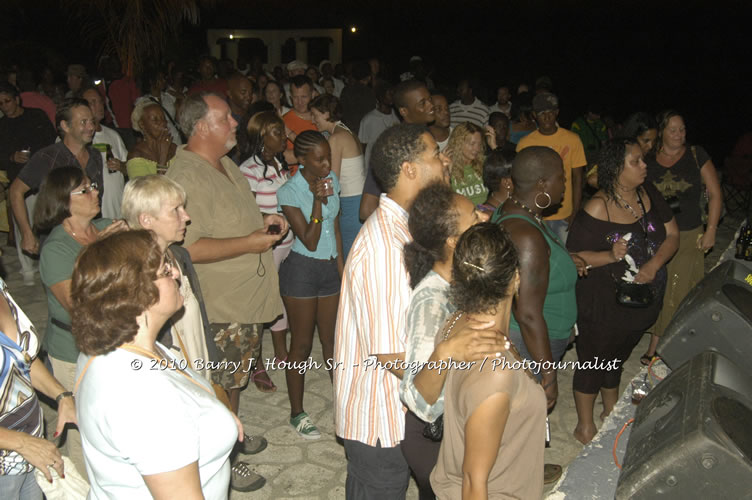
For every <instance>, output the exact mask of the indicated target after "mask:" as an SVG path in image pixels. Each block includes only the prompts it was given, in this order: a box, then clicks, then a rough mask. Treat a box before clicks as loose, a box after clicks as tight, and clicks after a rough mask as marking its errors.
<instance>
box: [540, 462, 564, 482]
mask: <svg viewBox="0 0 752 500" xmlns="http://www.w3.org/2000/svg"><path fill="white" fill-rule="evenodd" d="M560 477H561V465H558V464H545V465H544V466H543V484H551V483H554V482H556V481H557V480H558V479H559V478H560Z"/></svg>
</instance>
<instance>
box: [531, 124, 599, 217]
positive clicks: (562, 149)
mask: <svg viewBox="0 0 752 500" xmlns="http://www.w3.org/2000/svg"><path fill="white" fill-rule="evenodd" d="M530 146H547V147H549V148H551V149H553V150H554V151H556V152H557V153H559V156H561V160H562V162H563V163H564V174H565V175H566V177H567V179H566V192H565V193H564V199H562V200H561V207H560V208H559V210H558V211H557V212H556V213H555V214H552V215H549V216H548V217H546V220H562V219H566V218H567V217H569V216H570V215H572V169H574V168H582V167H584V166H585V165H587V160H586V159H585V148H583V147H582V141H581V140H580V137H579V136H578V135H577V134H575V133H574V132H570V131H569V130H566V129H563V128H561V127H559V128H558V130H556V132H555V133H553V134H552V135H543V134H541V133H540V132H539V131H538V130H535V131H533V132H530V133H529V134H528V135H526V136H525V137H523V138H522V139H520V142H519V143H518V144H517V151H518V152H519V151H522V150H523V149H525V148H527V147H530Z"/></svg>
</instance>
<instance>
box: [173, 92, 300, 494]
mask: <svg viewBox="0 0 752 500" xmlns="http://www.w3.org/2000/svg"><path fill="white" fill-rule="evenodd" d="M179 121H180V127H181V128H182V129H183V132H185V134H186V136H187V137H188V143H187V144H186V145H185V146H181V147H180V148H179V149H178V151H177V153H176V154H175V157H174V159H173V160H172V162H171V163H170V169H169V170H168V172H167V176H168V177H170V178H171V179H173V180H174V181H176V182H177V183H178V184H180V185H181V186H183V188H184V189H185V192H186V210H187V211H188V214H189V215H190V217H191V222H190V224H189V225H188V227H187V229H186V234H185V241H184V243H183V245H184V246H185V248H186V249H187V250H188V252H189V253H190V255H191V259H192V260H193V264H194V265H195V268H196V273H197V274H198V278H199V281H200V283H201V288H202V291H203V295H204V300H205V303H206V310H207V314H208V316H209V322H210V323H211V329H212V334H213V335H214V340H215V342H216V344H217V349H218V351H219V353H220V359H221V361H220V362H219V366H218V369H216V370H215V371H214V372H213V373H212V378H213V380H214V382H215V383H217V384H219V385H221V386H222V387H223V388H224V389H225V390H227V392H228V395H229V397H230V405H231V409H232V411H233V412H235V413H237V412H238V406H239V400H240V390H241V389H242V388H243V387H245V386H246V385H247V384H248V379H249V373H251V372H254V373H255V372H256V371H258V372H261V370H260V369H261V368H262V367H263V364H262V363H258V362H257V358H258V355H259V354H260V350H261V349H260V348H261V334H262V332H263V328H264V323H269V322H272V321H274V320H275V319H276V318H277V317H278V316H280V315H281V314H282V300H281V299H280V296H279V278H278V276H277V270H276V267H275V266H274V261H273V259H272V251H271V248H272V246H273V245H274V244H275V243H276V242H277V241H279V240H280V239H281V238H282V237H283V236H284V235H285V233H286V232H287V229H288V227H287V222H286V220H285V219H284V217H282V216H280V215H262V214H261V212H260V211H259V208H258V205H256V200H255V198H254V196H253V193H252V192H251V188H250V186H249V184H248V181H246V179H245V177H243V174H242V173H241V172H240V170H239V169H238V166H237V165H235V163H233V161H232V160H230V159H229V158H228V157H227V156H225V155H226V154H227V152H228V151H230V149H232V148H233V147H234V146H235V143H236V140H235V130H236V128H237V125H238V124H237V122H236V121H235V120H234V119H233V118H232V114H231V110H230V107H229V106H228V105H227V103H226V102H225V100H224V99H223V98H221V97H220V96H218V95H216V94H211V93H200V94H195V95H192V96H189V97H188V98H187V99H186V100H185V101H184V103H183V107H182V109H181V113H180V116H179ZM273 224H276V225H279V226H280V229H281V231H279V232H278V233H277V234H270V231H269V226H271V225H273ZM261 375H263V376H267V375H266V373H261ZM267 377H268V376H267ZM241 444H242V446H240V450H239V451H240V452H241V453H249V454H252V453H258V452H259V451H261V450H263V449H264V448H265V447H266V440H265V439H264V438H262V437H251V436H248V435H245V439H244V441H243V443H241ZM239 464H242V465H243V466H244V465H245V464H243V463H242V462H236V463H235V465H234V466H233V476H232V479H233V481H232V486H233V488H234V489H238V490H241V491H252V490H253V489H257V488H260V487H261V486H263V478H261V477H260V476H257V475H255V474H254V473H252V472H250V471H248V470H247V468H246V469H245V470H236V469H237V468H238V467H239ZM241 468H242V467H241ZM247 474H251V475H253V476H255V477H256V478H258V479H257V480H255V481H250V480H249V479H248V478H249V476H248V475H247ZM241 476H242V477H241ZM240 483H243V484H242V485H241V484H240ZM249 483H250V484H249Z"/></svg>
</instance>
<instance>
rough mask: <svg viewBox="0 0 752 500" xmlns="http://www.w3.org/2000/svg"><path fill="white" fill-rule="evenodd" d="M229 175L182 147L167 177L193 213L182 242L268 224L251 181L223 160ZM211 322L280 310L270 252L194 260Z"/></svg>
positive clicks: (261, 317) (270, 315)
mask: <svg viewBox="0 0 752 500" xmlns="http://www.w3.org/2000/svg"><path fill="white" fill-rule="evenodd" d="M220 161H221V164H222V166H223V167H224V169H225V172H227V176H228V177H229V179H228V177H226V176H224V175H222V174H221V173H220V172H219V171H217V170H216V169H215V168H214V167H212V166H211V165H210V164H209V163H208V162H207V161H206V160H204V159H203V158H202V157H200V156H199V155H197V154H195V153H192V152H190V151H186V150H185V147H184V146H180V147H179V148H178V151H177V153H176V154H175V157H174V158H173V160H172V162H170V169H169V170H168V171H167V174H166V175H167V177H169V178H170V179H172V180H174V181H175V182H177V183H178V184H180V185H181V186H183V189H185V193H186V205H185V208H186V211H187V212H188V215H190V217H191V221H190V222H189V223H188V227H187V229H186V233H185V241H184V242H183V246H184V247H186V248H188V247H189V246H191V245H192V244H193V243H195V242H196V241H198V240H199V239H201V238H217V239H222V238H235V237H239V236H246V235H248V234H250V233H252V232H253V231H256V230H258V229H261V228H262V227H264V219H263V216H262V214H261V211H260V210H259V208H258V205H257V204H256V199H255V198H254V196H253V193H252V192H251V188H250V186H249V185H248V181H247V180H246V179H245V177H243V174H242V173H241V172H240V169H239V168H238V166H237V165H235V163H234V162H233V161H232V160H230V159H229V158H228V157H226V156H224V157H222V159H221V160H220ZM194 266H195V268H196V273H197V274H198V279H199V282H200V283H201V290H202V291H203V293H204V302H205V303H206V311H207V314H208V315H209V321H210V322H212V323H236V322H237V323H268V322H271V321H273V320H274V319H275V318H277V316H279V315H280V314H282V299H281V298H280V296H279V277H278V276H277V268H276V267H275V266H274V260H273V258H272V251H271V250H268V251H266V252H264V253H262V254H243V255H240V256H238V257H234V258H232V259H227V260H223V261H220V262H213V263H210V264H194Z"/></svg>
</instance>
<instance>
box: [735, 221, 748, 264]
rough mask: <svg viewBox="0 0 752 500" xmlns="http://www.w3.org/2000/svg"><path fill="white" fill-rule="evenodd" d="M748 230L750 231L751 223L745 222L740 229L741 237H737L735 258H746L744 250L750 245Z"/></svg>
mask: <svg viewBox="0 0 752 500" xmlns="http://www.w3.org/2000/svg"><path fill="white" fill-rule="evenodd" d="M748 232H749V225H748V224H745V225H744V226H742V228H741V229H740V230H739V237H738V238H737V239H736V253H734V258H736V259H743V258H744V252H745V250H746V247H748V246H749V241H748V238H747V233H748Z"/></svg>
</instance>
